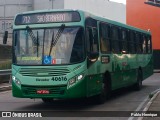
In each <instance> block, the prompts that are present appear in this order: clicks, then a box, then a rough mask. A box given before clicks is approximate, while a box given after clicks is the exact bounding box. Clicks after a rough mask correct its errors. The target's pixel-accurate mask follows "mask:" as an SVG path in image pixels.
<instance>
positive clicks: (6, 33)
mask: <svg viewBox="0 0 160 120" xmlns="http://www.w3.org/2000/svg"><path fill="white" fill-rule="evenodd" d="M7 39H8V31H5V32H4V36H3V44H7Z"/></svg>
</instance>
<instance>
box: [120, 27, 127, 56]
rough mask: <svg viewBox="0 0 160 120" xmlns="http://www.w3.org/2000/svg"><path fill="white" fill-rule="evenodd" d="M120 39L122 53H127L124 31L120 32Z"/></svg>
mask: <svg viewBox="0 0 160 120" xmlns="http://www.w3.org/2000/svg"><path fill="white" fill-rule="evenodd" d="M121 34H122V35H121V39H122V53H127V52H128V49H127V33H126V30H122V32H121Z"/></svg>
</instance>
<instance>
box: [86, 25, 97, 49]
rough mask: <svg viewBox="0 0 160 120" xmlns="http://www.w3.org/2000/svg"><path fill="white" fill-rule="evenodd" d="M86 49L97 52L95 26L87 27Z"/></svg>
mask: <svg viewBox="0 0 160 120" xmlns="http://www.w3.org/2000/svg"><path fill="white" fill-rule="evenodd" d="M86 33H87V34H86V37H87V51H88V52H98V33H97V29H96V28H91V27H87V30H86Z"/></svg>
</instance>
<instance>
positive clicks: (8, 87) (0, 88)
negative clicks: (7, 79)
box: [0, 85, 12, 92]
mask: <svg viewBox="0 0 160 120" xmlns="http://www.w3.org/2000/svg"><path fill="white" fill-rule="evenodd" d="M11 87H12V86H11V85H8V86H1V87H0V92H3V91H7V90H11Z"/></svg>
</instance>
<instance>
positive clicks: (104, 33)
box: [99, 23, 110, 53]
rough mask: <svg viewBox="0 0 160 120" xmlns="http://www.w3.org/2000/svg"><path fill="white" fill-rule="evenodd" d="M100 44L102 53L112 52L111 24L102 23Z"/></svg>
mask: <svg viewBox="0 0 160 120" xmlns="http://www.w3.org/2000/svg"><path fill="white" fill-rule="evenodd" d="M99 26H100V31H99V32H100V33H99V34H100V46H101V52H102V53H108V52H110V26H109V25H107V24H104V23H100V25H99Z"/></svg>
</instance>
